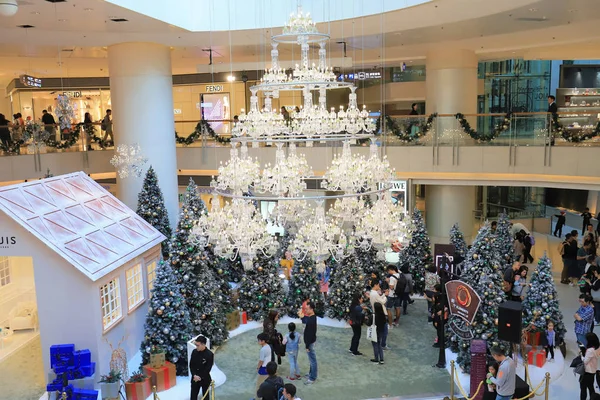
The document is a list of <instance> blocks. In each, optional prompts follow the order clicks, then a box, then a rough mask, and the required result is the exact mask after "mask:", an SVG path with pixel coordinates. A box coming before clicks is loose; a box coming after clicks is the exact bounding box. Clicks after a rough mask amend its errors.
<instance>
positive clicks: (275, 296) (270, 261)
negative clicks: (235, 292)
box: [239, 253, 287, 321]
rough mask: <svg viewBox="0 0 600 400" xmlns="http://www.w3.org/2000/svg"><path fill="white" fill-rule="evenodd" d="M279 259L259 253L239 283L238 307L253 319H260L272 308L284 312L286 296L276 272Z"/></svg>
mask: <svg viewBox="0 0 600 400" xmlns="http://www.w3.org/2000/svg"><path fill="white" fill-rule="evenodd" d="M278 268H279V260H277V259H275V257H274V256H271V257H267V256H265V255H264V254H262V253H259V254H258V255H257V257H256V260H255V261H254V267H253V268H252V269H251V270H249V271H245V274H244V276H243V277H242V281H241V285H240V297H239V308H240V309H241V310H244V311H246V312H247V313H248V317H249V318H250V319H252V320H254V321H261V320H262V319H264V318H265V317H266V316H267V315H268V314H269V311H270V310H272V309H277V310H279V313H280V314H285V312H286V310H285V304H286V303H287V296H286V295H285V293H284V291H283V287H282V285H281V277H280V276H279V274H278V271H277V270H278Z"/></svg>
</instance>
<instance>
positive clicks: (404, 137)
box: [375, 113, 437, 143]
mask: <svg viewBox="0 0 600 400" xmlns="http://www.w3.org/2000/svg"><path fill="white" fill-rule="evenodd" d="M436 118H437V113H433V114H430V115H429V116H428V117H427V119H426V120H425V122H410V123H407V124H404V128H405V129H403V127H402V126H400V125H399V124H398V123H396V121H394V120H393V119H392V118H391V117H390V116H389V115H386V116H385V126H386V128H387V130H388V131H389V132H391V133H392V134H393V135H394V136H396V137H397V138H398V139H399V140H400V141H402V142H404V143H411V142H413V141H415V140H417V139H420V138H422V137H423V136H425V135H427V134H428V133H429V131H430V130H431V127H432V126H433V120H434V119H436ZM413 126H417V127H418V128H419V129H417V130H416V132H415V133H412V127H413ZM380 128H381V117H379V118H377V121H376V122H375V132H379V129H380ZM376 134H377V133H376Z"/></svg>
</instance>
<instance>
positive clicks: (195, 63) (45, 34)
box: [0, 0, 600, 86]
mask: <svg viewBox="0 0 600 400" xmlns="http://www.w3.org/2000/svg"><path fill="white" fill-rule="evenodd" d="M223 1H226V2H229V3H228V5H229V6H232V5H236V4H239V2H240V0H223ZM258 1H259V2H260V1H262V2H264V4H265V7H263V9H260V10H249V16H248V18H256V19H257V21H258V20H259V19H261V18H262V19H264V18H265V15H268V4H269V3H268V2H269V1H271V0H258ZM279 1H289V2H290V3H291V4H295V3H296V0H279ZM323 1H331V2H336V1H338V0H323ZM361 1H371V2H372V1H383V0H357V1H355V2H347V1H345V2H342V4H345V5H346V6H348V5H349V4H359V3H360V2H361ZM387 1H391V0H386V2H387ZM397 1H398V0H397ZM599 2H600V0H502V1H492V0H433V1H430V2H429V3H425V4H422V5H419V6H415V7H411V8H407V9H402V10H397V11H391V12H388V13H384V14H379V15H372V16H366V17H360V18H353V19H346V20H342V21H334V22H327V23H321V24H319V25H318V27H319V29H320V30H321V31H324V32H330V34H331V37H332V39H331V41H330V43H329V45H328V52H329V55H330V57H332V60H333V61H332V64H334V65H342V64H343V65H346V66H348V65H353V64H354V65H355V66H361V67H363V66H364V67H374V66H386V65H387V66H389V65H398V64H399V63H400V62H402V61H407V62H408V61H413V62H415V63H424V62H425V61H424V60H425V58H426V57H427V54H428V53H430V52H434V51H436V49H438V48H440V47H441V46H443V47H444V48H452V47H454V48H457V49H471V50H474V51H475V52H476V53H477V54H478V55H479V57H480V58H481V59H501V58H511V57H523V58H526V59H537V58H539V59H590V58H592V59H595V58H600V51H598V50H597V48H598V44H600V31H599V30H598V29H597V26H598V24H599V22H600V7H599V4H598V3H599ZM353 7H354V5H353ZM213 11H214V10H213ZM214 12H216V11H214ZM210 13H211V11H210V10H208V12H207V14H206V15H199V18H210V17H211V15H210ZM120 18H122V19H126V20H127V21H126V22H113V21H112V20H113V19H120ZM283 22H284V21H281V24H282V23H283ZM19 25H32V26H34V28H20V27H18V26H19ZM280 29H281V28H280V27H274V28H264V29H255V30H232V31H218V32H189V31H186V30H184V29H181V28H178V27H175V26H173V25H170V24H167V23H165V22H162V21H159V20H157V19H153V18H150V17H147V16H145V15H142V14H138V13H135V12H133V11H130V10H127V9H125V8H121V7H118V6H115V5H113V4H111V3H108V2H105V1H102V0H68V1H65V2H60V3H53V2H50V1H48V0H22V1H19V11H18V13H17V14H16V15H15V16H14V17H0V85H2V86H5V84H6V83H7V82H8V81H10V80H11V79H13V78H15V77H17V76H18V75H20V74H23V73H28V74H31V75H37V76H41V77H44V76H56V77H60V76H63V77H76V76H106V75H108V62H107V59H106V58H107V50H106V47H107V46H110V45H111V44H115V43H120V42H126V41H151V42H158V43H163V44H165V45H169V46H171V47H172V54H173V56H172V60H173V72H174V73H175V74H181V73H195V72H210V71H211V70H212V71H215V72H219V71H226V70H229V69H233V70H242V69H262V68H264V67H265V63H266V64H267V65H268V64H269V58H270V56H269V54H270V45H269V43H270V40H269V38H270V36H271V34H272V32H275V33H278V32H279V31H280ZM344 44H345V46H344ZM344 47H345V48H346V51H345V52H344ZM207 48H212V49H213V65H212V66H209V65H208V64H209V54H208V52H207V51H205V49H207ZM280 55H281V58H282V60H293V61H295V60H297V59H298V57H299V52H298V46H280ZM232 64H233V65H232Z"/></svg>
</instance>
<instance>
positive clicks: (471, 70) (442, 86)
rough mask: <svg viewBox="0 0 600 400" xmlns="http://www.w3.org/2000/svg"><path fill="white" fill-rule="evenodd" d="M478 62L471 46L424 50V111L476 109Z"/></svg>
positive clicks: (465, 110)
mask: <svg viewBox="0 0 600 400" xmlns="http://www.w3.org/2000/svg"><path fill="white" fill-rule="evenodd" d="M477 62H478V61H477V55H476V54H475V53H474V52H473V51H471V50H461V49H453V48H437V49H435V50H431V51H430V52H429V53H428V54H427V61H426V70H427V81H426V89H427V90H426V91H427V97H426V108H427V114H431V113H434V112H437V113H438V114H456V113H459V112H460V113H463V114H474V113H476V112H477Z"/></svg>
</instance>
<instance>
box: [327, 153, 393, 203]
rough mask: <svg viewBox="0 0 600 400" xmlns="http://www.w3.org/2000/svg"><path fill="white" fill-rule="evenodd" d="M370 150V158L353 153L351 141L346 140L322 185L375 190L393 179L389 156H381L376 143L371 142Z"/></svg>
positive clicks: (348, 190)
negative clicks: (379, 185)
mask: <svg viewBox="0 0 600 400" xmlns="http://www.w3.org/2000/svg"><path fill="white" fill-rule="evenodd" d="M369 152H370V156H369V158H368V159H366V158H365V157H364V156H361V155H357V154H352V152H351V150H350V142H349V141H344V144H343V147H342V154H341V155H340V156H336V157H335V158H334V159H333V161H332V163H331V166H330V167H329V168H328V169H327V171H326V172H325V175H324V176H323V181H322V182H321V187H322V188H323V189H325V190H334V191H335V190H341V191H343V192H346V193H362V192H368V191H372V190H375V189H376V188H377V187H378V184H379V183H381V182H389V181H391V180H392V177H393V175H394V172H393V170H392V169H390V166H389V162H388V161H387V158H386V157H385V156H384V157H383V159H380V158H379V155H378V154H377V152H378V148H377V145H376V144H371V146H370V149H369Z"/></svg>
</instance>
